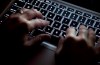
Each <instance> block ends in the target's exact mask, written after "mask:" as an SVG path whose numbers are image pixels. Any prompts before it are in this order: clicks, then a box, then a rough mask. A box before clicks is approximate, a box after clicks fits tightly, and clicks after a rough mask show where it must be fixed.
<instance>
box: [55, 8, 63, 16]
mask: <svg viewBox="0 0 100 65" xmlns="http://www.w3.org/2000/svg"><path fill="white" fill-rule="evenodd" d="M62 11H63V10H62V9H59V8H57V9H56V10H55V12H54V13H57V14H59V15H60V14H61V13H62Z"/></svg>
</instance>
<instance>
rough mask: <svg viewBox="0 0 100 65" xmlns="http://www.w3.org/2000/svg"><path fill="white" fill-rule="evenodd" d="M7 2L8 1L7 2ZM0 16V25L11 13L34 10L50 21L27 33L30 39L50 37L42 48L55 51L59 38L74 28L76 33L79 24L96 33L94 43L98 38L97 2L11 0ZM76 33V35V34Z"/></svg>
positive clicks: (98, 16) (99, 17)
mask: <svg viewBox="0 0 100 65" xmlns="http://www.w3.org/2000/svg"><path fill="white" fill-rule="evenodd" d="M7 2H8V0H7ZM6 4H7V7H6V8H5V9H4V10H3V12H2V13H1V15H0V25H2V23H3V22H5V20H6V19H7V18H8V17H9V16H10V15H11V14H13V13H16V11H17V10H19V9H21V8H27V9H31V8H35V9H37V10H38V11H40V12H41V13H42V14H43V15H44V19H45V20H48V21H50V24H49V25H48V26H46V27H41V28H39V29H36V30H33V31H31V32H29V35H30V36H31V37H33V36H36V35H38V34H42V33H46V34H49V35H51V37H52V40H51V41H44V42H42V43H41V45H42V46H44V47H46V48H48V49H50V50H52V51H55V49H56V46H57V42H58V40H59V37H60V36H63V37H65V35H66V33H65V31H66V29H67V28H69V27H70V26H73V27H75V29H76V31H77V33H78V28H79V26H80V25H81V24H84V25H85V26H86V27H87V29H88V28H92V29H93V30H94V31H95V33H96V42H95V46H96V45H97V40H98V39H99V38H100V9H99V8H98V7H97V6H98V4H97V0H88V1H87V0H81V1H80V0H11V1H9V2H8V3H6ZM77 33H76V34H77Z"/></svg>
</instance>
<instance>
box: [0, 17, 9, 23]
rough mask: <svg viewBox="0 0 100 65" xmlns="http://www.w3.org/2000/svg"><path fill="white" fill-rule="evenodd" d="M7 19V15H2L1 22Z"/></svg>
mask: <svg viewBox="0 0 100 65" xmlns="http://www.w3.org/2000/svg"><path fill="white" fill-rule="evenodd" d="M6 19H7V17H5V16H2V17H0V24H1V23H2V22H4V21H5V20H6Z"/></svg>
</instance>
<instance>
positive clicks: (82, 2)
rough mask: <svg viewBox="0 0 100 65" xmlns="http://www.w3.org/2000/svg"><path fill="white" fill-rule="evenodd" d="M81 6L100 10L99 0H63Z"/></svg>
mask: <svg viewBox="0 0 100 65" xmlns="http://www.w3.org/2000/svg"><path fill="white" fill-rule="evenodd" d="M63 1H67V2H70V3H73V4H76V5H79V6H81V7H85V8H88V9H91V10H94V11H97V12H100V0H63Z"/></svg>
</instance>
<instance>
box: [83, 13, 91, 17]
mask: <svg viewBox="0 0 100 65" xmlns="http://www.w3.org/2000/svg"><path fill="white" fill-rule="evenodd" d="M83 16H84V17H88V18H91V14H88V13H84V15H83Z"/></svg>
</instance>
